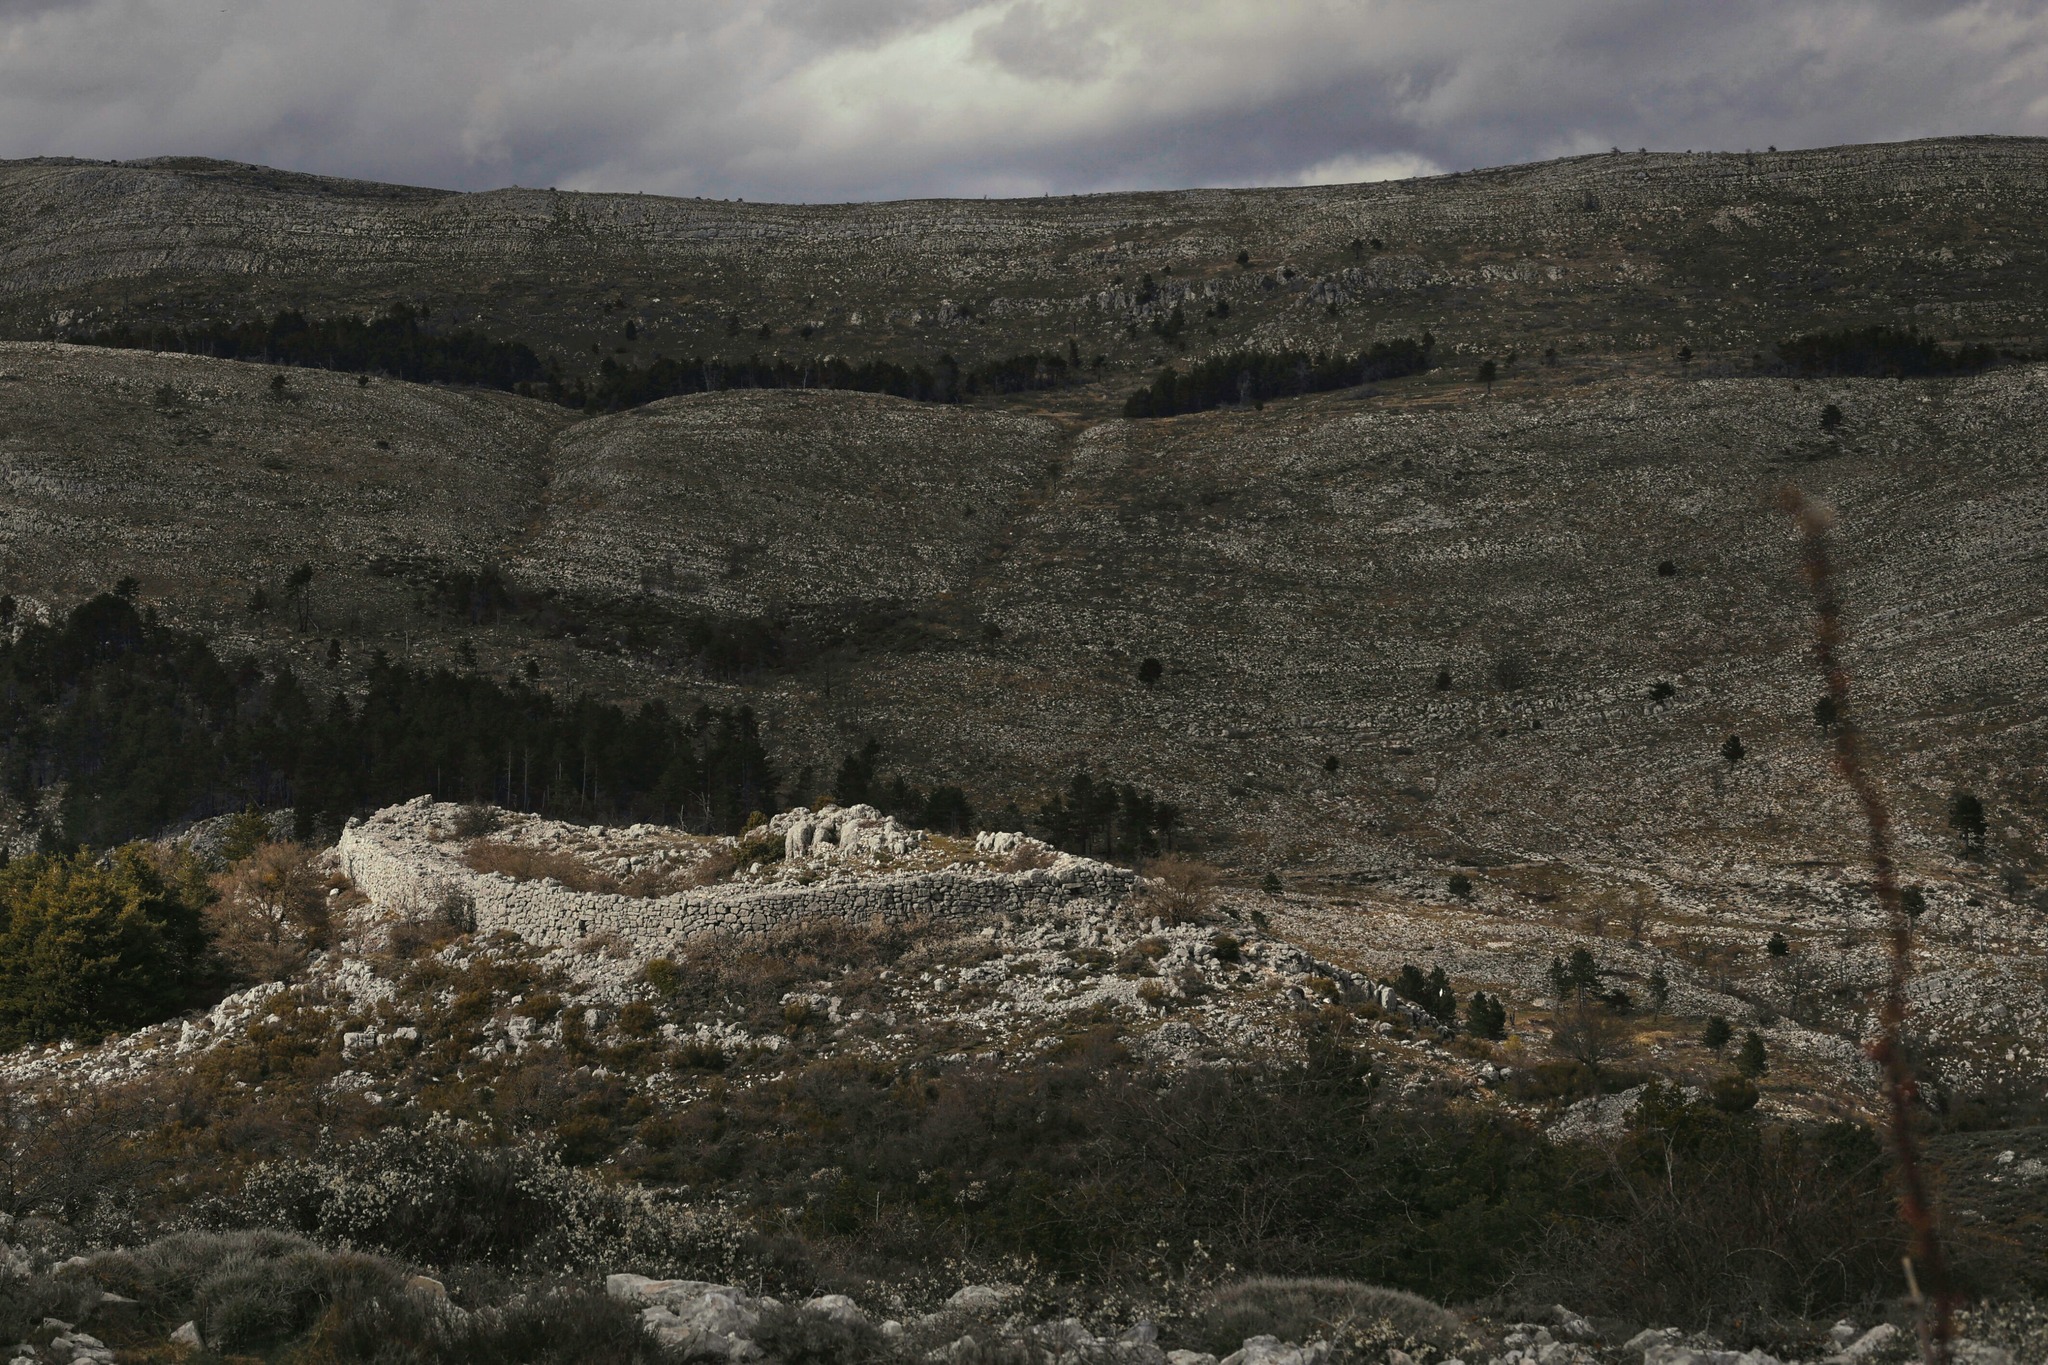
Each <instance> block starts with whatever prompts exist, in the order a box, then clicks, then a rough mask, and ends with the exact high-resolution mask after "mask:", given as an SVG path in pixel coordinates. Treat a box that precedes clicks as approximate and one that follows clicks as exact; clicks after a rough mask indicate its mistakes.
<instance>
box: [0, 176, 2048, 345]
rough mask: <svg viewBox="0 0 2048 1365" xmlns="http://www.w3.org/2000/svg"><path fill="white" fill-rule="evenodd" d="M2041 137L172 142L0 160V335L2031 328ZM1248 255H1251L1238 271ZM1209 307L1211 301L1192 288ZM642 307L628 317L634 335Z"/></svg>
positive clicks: (1737, 332) (880, 338) (2018, 334)
mask: <svg viewBox="0 0 2048 1365" xmlns="http://www.w3.org/2000/svg"><path fill="white" fill-rule="evenodd" d="M2044 165H2048V148H2044V144H2043V143H2041V142H2040V141H2038V140H2029V139H2012V138H1966V139H1946V140H1939V141H1930V142H1919V143H1908V144H1900V145H1890V146H1870V147H1849V148H1829V149H1822V150H1817V151H1805V152H1784V153H1779V152H1762V151H1759V152H1756V153H1752V154H1746V155H1736V154H1712V155H1708V154H1700V155H1694V154H1691V153H1669V152H1660V153H1639V152H1633V151H1630V152H1621V151H1617V152H1616V153H1615V154H1614V155H1609V156H1589V157H1578V158H1573V159H1569V160H1564V161H1555V162H1546V163H1542V164H1539V165H1533V166H1520V167H1508V168H1501V169H1494V170H1486V171H1474V172H1471V173H1467V174H1456V175H1449V176H1439V177H1434V178H1429V179H1423V180H1412V181H1401V182H1397V183H1389V184H1373V185H1352V186H1332V187H1319V188H1310V189H1288V190H1205V191H1188V192H1177V193H1147V194H1100V195H1088V196H1082V197H1062V198H1047V199H1039V200H1010V201H972V202H959V201H924V202H910V203H893V204H872V205H853V206H848V205H814V206H807V205H757V204H742V203H723V202H715V201H703V200H672V199H662V198H657V197H649V196H643V195H592V194H564V193H558V192H556V191H553V190H549V189H537V188H514V189H507V190H498V191H492V192H489V193H480V194H456V193H450V192H444V191H438V190H431V189H415V188H407V187H400V186H390V185H374V184H365V183H362V182H355V181H339V180H329V179H322V178H318V177H313V176H304V175H294V174H287V173H284V172H279V171H272V170H266V169H264V168H261V167H253V166H240V165H231V164H225V163H219V162H208V161H199V160H191V159H164V160H156V161H147V162H132V163H120V164H108V163H88V162H77V161H64V160H40V161H24V162H13V163H8V164H6V165H5V166H0V334H11V335H13V336H17V337H46V336H63V335H66V334H68V333H70V332H74V331H77V330H81V329H91V328H96V327H99V326H104V325H108V324H110V323H112V322H115V321H124V320H125V321H131V322H142V321H161V320H170V321H177V322H190V321H193V320H196V319H200V318H203V317H207V316H211V315H218V314H222V313H226V314H229V315H248V314H257V313H267V312H268V311H270V310H273V309H276V308H280V307H292V308H304V309H307V310H309V311H312V312H314V313H316V314H320V313H332V312H339V311H370V310H374V309H378V308H381V307H383V306H385V305H386V304H389V303H391V302H393V301H396V300H401V299H403V300H412V301H424V302H426V303H428V304H429V305H431V306H432V307H434V308H435V309H436V310H437V317H438V318H439V319H440V320H441V321H442V322H443V323H445V324H451V325H452V324H457V323H460V324H473V325H476V326H479V327H481V328H482V329H483V330H486V331H488V332H491V333H493V334H497V335H503V336H508V337H519V338H524V339H526V340H528V341H529V342H531V343H532V344H534V345H535V346H536V347H537V348H538V349H540V350H542V351H543V352H544V353H545V354H546V355H548V356H551V357H553V358H556V359H558V360H560V361H561V362H562V363H563V364H564V365H565V367H568V368H571V369H574V368H578V367H582V368H589V367H594V365H595V364H596V360H597V355H598V353H599V352H602V353H604V354H614V353H619V354H623V355H626V356H631V357H638V358H642V359H644V358H647V357H651V356H653V355H655V354H657V353H663V352H665V353H667V354H669V355H690V354H694V355H706V356H712V355H725V356H733V357H737V356H741V355H744V354H746V353H748V352H750V351H758V352H761V353H764V354H766V353H772V352H783V353H790V354H816V353H830V354H838V355H851V356H866V355H875V354H880V355H886V356H891V357H895V358H899V359H904V360H915V361H923V362H929V361H930V360H931V359H933V358H934V357H935V356H936V355H938V354H939V353H941V352H952V353H954V354H956V355H958V356H960V357H961V358H962V359H978V358H983V357H992V356H1003V355H1010V354H1014V353H1018V352H1023V351H1029V350H1045V349H1051V350H1060V351H1064V350H1065V349H1066V348H1067V346H1068V343H1069V341H1070V340H1071V341H1072V342H1073V343H1074V346H1075V348H1076V351H1077V353H1078V354H1079V355H1080V356H1081V357H1083V358H1084V359H1088V358H1092V357H1093V356H1095V355H1098V354H1100V355H1103V356H1105V357H1106V359H1107V361H1108V363H1109V368H1110V371H1111V372H1112V374H1118V373H1122V372H1126V371H1127V369H1128V367H1133V366H1148V365H1150V364H1152V363H1155V362H1156V361H1158V360H1161V359H1164V358H1166V357H1168V356H1169V355H1172V354H1174V352H1173V351H1171V350H1170V349H1169V347H1168V346H1167V345H1166V343H1165V342H1164V341H1162V340H1161V339H1160V338H1159V337H1158V336H1156V335H1155V334H1154V333H1153V331H1152V324H1153V323H1154V322H1164V321H1165V320H1166V319H1168V318H1169V317H1170V315H1171V314H1172V313H1173V311H1174V310H1175V308H1177V307H1178V308H1180V309H1181V310H1182V312H1183V315H1184V318H1185V322H1186V325H1187V327H1188V329H1189V330H1188V331H1187V333H1186V336H1185V340H1186V342H1187V344H1188V345H1189V346H1190V347H1191V348H1192V349H1193V350H1194V352H1195V353H1198V354H1199V353H1201V352H1205V351H1208V350H1212V349H1218V348H1224V347H1229V346H1233V345H1243V344H1250V343H1256V344H1265V345H1276V344H1285V345H1308V346H1316V345H1320V346H1331V345H1345V346H1353V347H1355V346H1357V345H1359V344H1361V343H1362V342H1364V341H1367V340H1370V339H1372V338H1375V337H1384V336H1399V335H1419V334H1420V333H1421V332H1422V331H1423V330H1424V329H1426V328H1427V329H1434V330H1435V332H1436V334H1437V335H1438V336H1439V337H1440V338H1443V339H1444V340H1445V342H1446V344H1447V346H1450V347H1453V348H1456V350H1458V351H1462V352H1468V353H1471V354H1474V355H1477V354H1484V353H1493V354H1501V353H1505V352H1508V351H1516V350H1518V351H1519V352H1520V353H1521V354H1522V355H1523V356H1534V355H1537V354H1539V353H1540V352H1541V351H1542V350H1543V349H1544V348H1545V347H1547V346H1554V347H1557V348H1558V349H1559V350H1560V351H1563V352H1565V353H1567V354H1569V355H1572V356H1576V357H1589V356H1606V355H1615V354H1628V353H1635V354H1641V353H1649V354H1655V355H1659V356H1662V357H1665V358H1668V357H1669V356H1670V354H1671V353H1672V352H1674V351H1675V350H1676V349H1677V347H1678V346H1679V345H1680V344H1682V343H1684V344H1690V346H1691V347H1692V348H1693V350H1694V351H1695V352H1698V353H1701V354H1702V355H1705V354H1708V353H1715V354H1720V355H1725V356H1728V357H1731V358H1736V359H1741V360H1746V359H1747V358H1748V356H1749V355H1750V354H1751V353H1752V352H1756V351H1768V350H1769V347H1770V344H1771V343H1772V342H1774V341H1776V340H1777V339H1779V338H1780V337H1781V336H1783V335H1784V334H1785V333H1786V332H1787V331H1788V330H1793V329H1797V328H1803V327H1807V326H1810V325H1813V324H1814V323H1816V322H1826V323H1827V324H1829V325H1840V324H1841V323H1842V322H1844V321H1854V322H1870V321H1885V322H1891V323H1895V324H1900V325H1903V324H1905V323H1909V322H1910V323H1918V324H1920V325H1922V326H1924V327H1927V328H1929V329H1931V330H1934V331H1936V332H1938V333H1941V334H1943V335H1966V336H1972V337H1978V338H1983V339H1993V340H2018V341H2022V342H2025V343H2027V344H2032V343H2033V342H2034V341H2035V340H2037V339H2038V338H2039V337H2040V335H2041V333H2042V331H2043V326H2042V312H2041V302H2040V300H2041V297H2042V292H2041V291H2042V285H2043V282H2044V273H2048V258H2044V255H2043V250H2042V246H2041V243H2040V239H2039V235H2038V233H2036V232H2035V231H2034V230H2033V228H2034V224H2036V223H2037V222H2038V221H2039V220H2040V218H2041V216H2042V214H2043V211H2044V209H2048V203H2044V194H2048V176H2044ZM1239 253H1244V257H1245V259H1244V261H1243V263H1240V262H1239V260H1238V257H1239ZM1221 302H1227V303H1228V304H1229V309H1228V310H1227V313H1226V314H1225V315H1223V316H1218V312H1219V310H1218V309H1217V308H1216V306H1215V305H1216V304H1218V303H1221ZM629 321H630V322H631V323H632V324H633V333H634V335H632V336H631V337H629V336H628V335H627V334H626V324H627V323H628V322H629Z"/></svg>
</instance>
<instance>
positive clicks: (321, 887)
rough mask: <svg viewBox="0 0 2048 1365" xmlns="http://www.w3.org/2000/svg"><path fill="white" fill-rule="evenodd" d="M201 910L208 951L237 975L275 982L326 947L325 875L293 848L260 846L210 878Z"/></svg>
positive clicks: (308, 855) (306, 853)
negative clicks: (208, 897)
mask: <svg viewBox="0 0 2048 1365" xmlns="http://www.w3.org/2000/svg"><path fill="white" fill-rule="evenodd" d="M213 889H214V892H215V895H216V899H215V900H214V902H213V904H211V905H209V906H207V907H206V911H205V916H206V923H207V927H208V929H210V930H211V931H212V933H213V940H214V951H216V952H217V953H219V954H220V956H221V959H222V960H223V961H225V962H226V963H227V964H228V966H229V968H230V969H232V970H233V971H234V972H235V974H236V975H237V976H240V977H242V978H244V979H246V980H251V981H281V980H283V979H284V978H285V977H288V976H290V975H291V974H292V973H293V972H294V971H297V970H298V969H299V968H300V967H301V966H303V965H304V964H305V961H306V958H307V955H308V954H310V953H312V952H313V951H314V950H316V949H319V948H323V947H325V946H327V944H328V942H329V941H330V939H331V937H332V925H331V924H330V922H329V918H328V904H327V903H328V896H327V877H326V874H325V873H324V872H323V871H322V869H321V867H320V864H319V859H318V855H316V854H315V853H313V852H312V850H310V849H307V848H305V847H303V846H302V845H299V844H292V843H284V844H264V845H261V846H260V847H258V848H257V849H256V851H255V852H253V853H251V854H250V855H249V856H248V857H246V858H244V859H242V861H240V862H238V863H236V864H235V865H234V866H233V867H231V868H229V869H228V870H227V871H226V872H223V873H221V874H220V875H219V876H217V877H215V878H214V879H213Z"/></svg>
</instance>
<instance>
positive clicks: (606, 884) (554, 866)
mask: <svg viewBox="0 0 2048 1365" xmlns="http://www.w3.org/2000/svg"><path fill="white" fill-rule="evenodd" d="M462 861H463V863H464V864H465V865H466V866H467V867H468V868H469V869H470V870H471V871H473V872H496V873H498V874H500V875H502V876H506V877H510V878H511V879H512V880H513V881H515V882H534V881H541V880H543V879H548V878H551V879H553V880H555V881H558V882H560V883H561V884H562V885H563V886H566V887H568V888H569V889H570V890H571V891H583V892H593V893H607V894H608V893H616V892H617V891H618V890H619V889H620V887H619V880H618V878H616V877H613V876H611V875H610V874H609V873H605V872H600V871H598V870H597V869H596V868H594V867H591V866H590V865H589V864H588V863H585V862H584V861H583V860H582V859H581V858H578V857H577V856H576V855H575V854H573V853H563V852H560V851H558V850H555V849H545V848H528V847H526V846H525V845H523V844H510V843H506V842H505V841H504V840H502V839H472V840H470V842H469V845H468V847H466V848H465V849H463V851H462Z"/></svg>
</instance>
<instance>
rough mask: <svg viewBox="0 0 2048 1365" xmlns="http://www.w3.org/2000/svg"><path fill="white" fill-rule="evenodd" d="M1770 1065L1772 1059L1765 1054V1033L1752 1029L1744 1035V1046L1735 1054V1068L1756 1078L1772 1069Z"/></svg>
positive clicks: (1753, 1078)
mask: <svg viewBox="0 0 2048 1365" xmlns="http://www.w3.org/2000/svg"><path fill="white" fill-rule="evenodd" d="M1770 1066H1771V1063H1770V1059H1769V1058H1768V1057H1766V1056H1765V1055H1764V1039H1763V1035H1762V1034H1760V1033H1758V1032H1757V1031H1756V1030H1755V1029H1751V1030H1750V1031H1749V1032H1748V1033H1746V1034H1744V1035H1743V1038H1742V1047H1741V1049H1740V1050H1739V1051H1737V1052H1736V1054H1735V1069H1736V1070H1737V1071H1739V1072H1741V1073H1742V1074H1743V1075H1744V1076H1747V1077H1749V1078H1750V1079H1751V1080H1755V1079H1756V1078H1757V1077H1758V1076H1761V1075H1763V1074H1764V1072H1766V1071H1768V1070H1770Z"/></svg>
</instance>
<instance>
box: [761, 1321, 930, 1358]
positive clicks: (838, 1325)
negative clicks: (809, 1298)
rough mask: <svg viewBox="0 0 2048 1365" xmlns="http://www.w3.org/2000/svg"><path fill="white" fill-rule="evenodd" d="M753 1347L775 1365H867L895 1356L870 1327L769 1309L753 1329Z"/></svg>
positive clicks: (881, 1337)
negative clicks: (758, 1348) (759, 1350)
mask: <svg viewBox="0 0 2048 1365" xmlns="http://www.w3.org/2000/svg"><path fill="white" fill-rule="evenodd" d="M752 1340H753V1343H754V1344H755V1345H756V1346H758V1347H760V1348H761V1351H762V1354H763V1355H765V1356H766V1357H767V1358H768V1359H769V1360H772V1361H774V1362H776V1365H871V1363H872V1362H877V1361H883V1360H888V1359H890V1358H891V1357H892V1356H893V1355H894V1354H895V1352H894V1351H893V1350H892V1349H891V1346H890V1342H889V1339H888V1338H887V1337H885V1336H883V1335H882V1334H881V1332H880V1331H879V1330H878V1329H877V1328H875V1327H874V1326H873V1325H872V1324H870V1323H868V1322H866V1321H865V1320H861V1321H852V1322H848V1321H842V1320H840V1319H838V1318H834V1317H828V1316H827V1315H825V1314H823V1313H807V1312H805V1311H803V1310H802V1309H800V1308H788V1307H782V1308H770V1309H768V1310H766V1311H765V1312H763V1313H762V1314H761V1320H760V1322H759V1323H757V1324H756V1325H755V1327H754V1331H753V1335H752Z"/></svg>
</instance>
